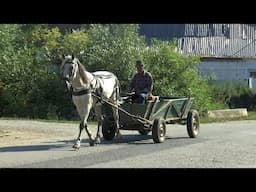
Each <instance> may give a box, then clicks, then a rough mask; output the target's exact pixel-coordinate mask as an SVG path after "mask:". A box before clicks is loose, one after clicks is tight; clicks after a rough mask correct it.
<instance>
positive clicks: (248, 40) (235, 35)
mask: <svg viewBox="0 0 256 192" xmlns="http://www.w3.org/2000/svg"><path fill="white" fill-rule="evenodd" d="M141 33H142V34H145V35H146V37H147V38H152V37H156V38H158V39H162V40H171V39H172V38H177V39H178V49H179V51H180V52H182V53H185V54H189V55H198V54H199V55H202V56H213V57H214V56H215V57H224V56H229V57H230V56H232V57H256V45H255V43H256V40H255V39H256V24H229V23H223V24H213V23H211V24H142V25H141Z"/></svg>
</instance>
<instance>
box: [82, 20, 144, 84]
mask: <svg viewBox="0 0 256 192" xmlns="http://www.w3.org/2000/svg"><path fill="white" fill-rule="evenodd" d="M87 32H88V35H89V43H88V46H87V48H86V50H85V52H84V54H83V55H82V56H81V60H82V63H83V64H84V65H85V66H86V68H87V70H89V71H97V70H108V71H111V72H113V73H114V74H116V75H117V77H118V79H119V80H120V82H121V85H122V89H126V87H127V84H128V82H129V80H128V78H129V77H131V75H132V73H133V71H134V63H135V61H136V60H137V59H138V58H141V55H142V51H143V50H144V48H145V39H144V38H143V37H140V36H139V35H138V25H137V24H118V25H117V24H105V25H101V24H94V25H91V27H90V29H89V30H88V31H87Z"/></svg>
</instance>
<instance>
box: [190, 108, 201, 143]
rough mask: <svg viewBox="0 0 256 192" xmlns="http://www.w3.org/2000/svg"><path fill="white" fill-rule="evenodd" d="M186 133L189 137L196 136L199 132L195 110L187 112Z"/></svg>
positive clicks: (197, 116) (198, 121)
mask: <svg viewBox="0 0 256 192" xmlns="http://www.w3.org/2000/svg"><path fill="white" fill-rule="evenodd" d="M187 133H188V136H189V137H190V138H196V137H197V136H198V135H199V133H200V117H199V113H198V112H197V111H196V110H191V111H189V112H188V117H187Z"/></svg>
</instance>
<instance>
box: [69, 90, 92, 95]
mask: <svg viewBox="0 0 256 192" xmlns="http://www.w3.org/2000/svg"><path fill="white" fill-rule="evenodd" d="M91 92H92V90H91V89H84V90H82V91H77V92H76V91H73V90H72V92H71V94H72V95H74V96H80V95H86V94H88V93H91Z"/></svg>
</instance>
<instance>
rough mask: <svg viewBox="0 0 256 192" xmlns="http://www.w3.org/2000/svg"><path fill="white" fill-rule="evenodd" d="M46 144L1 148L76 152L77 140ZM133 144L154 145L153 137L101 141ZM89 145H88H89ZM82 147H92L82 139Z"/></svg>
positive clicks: (143, 136)
mask: <svg viewBox="0 0 256 192" xmlns="http://www.w3.org/2000/svg"><path fill="white" fill-rule="evenodd" d="M169 139H175V140H176V139H179V140H180V139H181V140H182V139H184V140H187V139H189V138H188V137H166V141H167V140H169ZM43 143H45V144H41V145H23V146H7V147H0V152H19V151H47V150H64V151H74V149H72V145H73V144H74V143H75V139H72V140H58V141H56V142H55V143H53V142H52V141H51V144H49V142H43ZM124 143H126V144H128V145H130V144H132V145H146V144H154V141H153V140H152V136H151V135H134V134H126V135H122V138H121V139H116V138H114V139H113V140H109V141H108V140H105V139H104V138H102V139H101V143H100V144H99V146H100V145H118V144H124ZM87 144H88V145H87ZM82 147H90V146H89V139H82V142H81V148H82Z"/></svg>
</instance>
